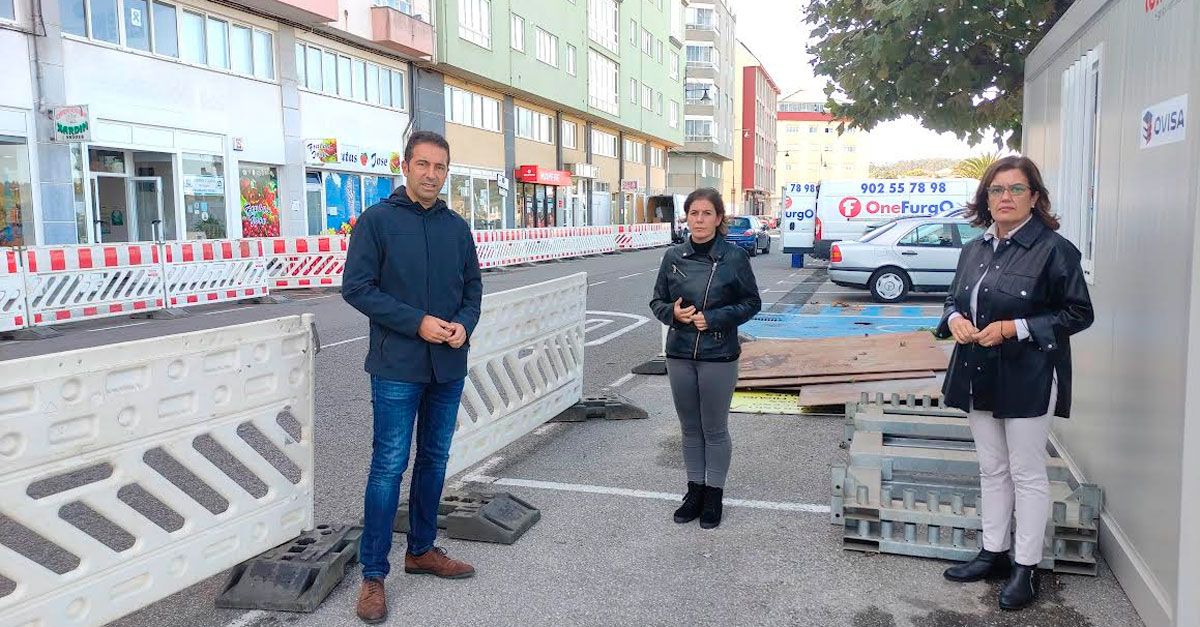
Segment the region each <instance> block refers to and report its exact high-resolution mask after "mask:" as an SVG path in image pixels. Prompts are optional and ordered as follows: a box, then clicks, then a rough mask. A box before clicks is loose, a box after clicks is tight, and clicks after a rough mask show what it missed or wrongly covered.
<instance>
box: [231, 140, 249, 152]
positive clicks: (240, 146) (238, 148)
mask: <svg viewBox="0 0 1200 627" xmlns="http://www.w3.org/2000/svg"><path fill="white" fill-rule="evenodd" d="M232 143H233V150H234V152H242V151H243V150H245V149H246V139H245V138H244V137H234V138H233V139H232Z"/></svg>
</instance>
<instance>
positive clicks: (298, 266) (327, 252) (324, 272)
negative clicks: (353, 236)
mask: <svg viewBox="0 0 1200 627" xmlns="http://www.w3.org/2000/svg"><path fill="white" fill-rule="evenodd" d="M349 245H350V238H349V237H347V236H345V235H322V236H316V237H278V238H274V239H270V240H266V242H265V243H264V246H265V251H266V254H267V277H268V279H269V286H270V288H271V289H273V290H290V289H305V288H311V287H338V286H340V285H341V284H342V271H343V270H344V269H345V267H346V250H347V248H348V246H349Z"/></svg>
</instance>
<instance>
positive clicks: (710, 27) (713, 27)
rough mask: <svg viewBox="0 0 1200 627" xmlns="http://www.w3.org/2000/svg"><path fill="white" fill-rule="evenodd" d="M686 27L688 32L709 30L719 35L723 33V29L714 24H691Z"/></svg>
mask: <svg viewBox="0 0 1200 627" xmlns="http://www.w3.org/2000/svg"><path fill="white" fill-rule="evenodd" d="M686 26H687V29H688V30H708V31H712V32H714V33H717V34H720V33H721V29H720V28H718V27H717V25H716V24H714V23H712V22H689V23H688V24H687V25H686Z"/></svg>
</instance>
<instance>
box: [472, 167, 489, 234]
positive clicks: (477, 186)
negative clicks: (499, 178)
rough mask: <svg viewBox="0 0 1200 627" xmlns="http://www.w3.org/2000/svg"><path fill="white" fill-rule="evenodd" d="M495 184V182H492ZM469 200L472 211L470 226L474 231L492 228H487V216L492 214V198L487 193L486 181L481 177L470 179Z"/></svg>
mask: <svg viewBox="0 0 1200 627" xmlns="http://www.w3.org/2000/svg"><path fill="white" fill-rule="evenodd" d="M492 182H493V183H495V181H492ZM471 184H472V187H471V200H472V201H473V202H472V205H473V207H472V209H473V211H472V212H471V215H472V217H471V220H470V224H471V227H472V228H475V229H487V228H493V227H489V226H488V220H489V216H490V215H491V213H492V207H491V204H492V196H491V194H489V193H488V180H487V179H486V178H484V177H482V176H476V177H472V179H471Z"/></svg>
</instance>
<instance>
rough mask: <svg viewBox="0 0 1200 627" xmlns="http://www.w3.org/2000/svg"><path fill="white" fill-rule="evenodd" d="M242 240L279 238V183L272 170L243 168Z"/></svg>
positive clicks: (253, 167)
mask: <svg viewBox="0 0 1200 627" xmlns="http://www.w3.org/2000/svg"><path fill="white" fill-rule="evenodd" d="M239 169H240V174H241V176H240V177H239V178H240V180H239V187H240V188H241V194H242V237H279V204H278V200H279V180H278V177H277V176H276V174H275V168H273V167H270V166H254V165H243V166H241V167H240V168H239Z"/></svg>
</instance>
